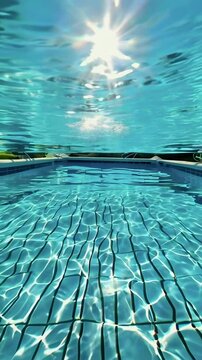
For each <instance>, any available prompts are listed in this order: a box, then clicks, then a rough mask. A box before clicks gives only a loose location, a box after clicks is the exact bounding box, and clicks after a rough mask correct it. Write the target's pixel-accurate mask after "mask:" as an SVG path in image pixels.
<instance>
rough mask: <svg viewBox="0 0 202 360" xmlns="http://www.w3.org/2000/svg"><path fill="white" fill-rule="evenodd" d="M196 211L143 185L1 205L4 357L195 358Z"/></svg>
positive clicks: (62, 192) (59, 189) (42, 194)
mask: <svg viewBox="0 0 202 360" xmlns="http://www.w3.org/2000/svg"><path fill="white" fill-rule="evenodd" d="M201 211H202V209H201V206H200V205H199V204H196V203H195V202H194V199H193V198H192V197H191V196H188V195H187V194H185V193H177V192H174V191H171V190H169V189H167V188H161V189H160V187H159V186H157V187H154V186H153V187H151V186H145V187H143V185H142V187H139V188H138V189H135V188H134V189H133V190H131V191H129V190H128V191H124V190H122V191H118V192H116V191H107V190H106V191H104V190H102V191H91V192H88V191H84V188H83V192H80V193H79V194H78V192H77V191H76V190H75V189H73V190H71V188H70V187H68V186H64V185H58V186H52V187H51V186H49V187H47V188H46V190H44V189H40V190H38V191H33V192H28V193H26V194H25V196H24V197H21V198H19V199H18V201H16V202H14V203H12V202H11V201H10V203H6V202H5V201H4V203H3V204H2V208H1V214H2V216H1V223H0V236H1V243H0V354H1V358H2V359H3V358H4V359H5V358H6V359H7V360H10V359H15V360H16V359H25V360H26V359H30V360H31V359H46V358H48V359H49V358H50V359H135V358H136V357H137V356H139V355H140V354H141V356H142V358H143V359H146V360H147V359H169V360H171V359H199V358H200V348H199V346H200V342H201V318H200V314H201V311H202V309H201V307H202V303H201V298H202V297H201V281H202V272H201V264H200V256H201V241H202V227H201V225H200V218H201Z"/></svg>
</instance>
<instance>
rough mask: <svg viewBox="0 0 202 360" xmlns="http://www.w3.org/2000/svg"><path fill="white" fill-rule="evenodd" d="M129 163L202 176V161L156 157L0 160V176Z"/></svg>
mask: <svg viewBox="0 0 202 360" xmlns="http://www.w3.org/2000/svg"><path fill="white" fill-rule="evenodd" d="M67 162H68V163H72V162H73V163H79V162H84V163H92V162H93V163H100V162H105V163H131V164H153V165H157V166H158V165H159V164H160V165H161V166H165V167H169V168H175V169H178V170H181V171H183V172H188V173H192V174H194V175H198V176H202V163H197V162H186V161H175V160H163V159H161V158H158V157H156V156H155V157H154V158H151V159H144V158H141V159H134V158H125V159H121V158H113V157H108V158H105V157H99V158H98V157H91V158H89V157H77V158H75V157H60V158H58V157H51V158H48V159H47V158H46V159H44V158H38V159H29V160H28V159H25V160H0V176H3V175H9V174H12V173H16V172H21V171H26V170H31V169H35V168H41V167H46V166H52V165H54V164H57V163H60V164H62V163H64V164H65V163H67Z"/></svg>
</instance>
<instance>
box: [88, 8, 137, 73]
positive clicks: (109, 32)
mask: <svg viewBox="0 0 202 360" xmlns="http://www.w3.org/2000/svg"><path fill="white" fill-rule="evenodd" d="M110 22H111V21H110V14H109V13H107V14H106V15H105V17H104V19H103V25H102V27H98V26H97V25H96V24H95V23H92V22H87V26H88V27H89V28H90V29H91V30H92V32H93V34H92V35H88V36H85V41H86V42H91V43H92V44H93V45H92V48H91V50H90V55H89V56H88V57H87V58H86V59H85V60H84V61H82V63H81V66H86V65H88V64H90V63H93V62H95V61H96V60H100V61H101V63H104V64H105V66H107V68H108V71H109V72H110V73H112V72H113V59H114V58H116V59H119V60H123V61H124V60H130V57H129V56H127V55H126V54H124V53H123V52H122V51H121V49H120V47H121V46H120V39H119V33H118V30H117V29H113V28H112V27H111V24H110Z"/></svg>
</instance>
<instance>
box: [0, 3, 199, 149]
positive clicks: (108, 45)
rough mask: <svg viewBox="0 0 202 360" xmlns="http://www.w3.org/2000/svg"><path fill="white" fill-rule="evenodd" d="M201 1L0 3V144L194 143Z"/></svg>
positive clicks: (142, 146)
mask: <svg viewBox="0 0 202 360" xmlns="http://www.w3.org/2000/svg"><path fill="white" fill-rule="evenodd" d="M201 13H202V2H201V0H194V1H193V0H177V1H176V0H169V2H167V1H162V0H105V1H104V0H103V1H94V0H85V1H83V0H77V1H73V0H43V1H41V0H33V1H32V0H6V1H5V0H1V1H0V116H1V121H0V150H1V151H5V150H8V151H18V152H23V151H28V152H29V151H33V152H34V151H36V152H62V153H63V152H69V151H70V152H82V151H83V152H99V151H100V152H149V153H152V152H154V153H155V152H183V151H194V150H198V149H201V146H202V143H201V138H202V124H201V117H202V105H201V96H202V86H201V77H202V58H201V51H202V42H201V31H202V16H201Z"/></svg>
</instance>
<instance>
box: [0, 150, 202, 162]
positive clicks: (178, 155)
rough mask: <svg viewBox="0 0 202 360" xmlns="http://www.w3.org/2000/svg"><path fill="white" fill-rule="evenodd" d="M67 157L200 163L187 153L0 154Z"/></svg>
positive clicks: (7, 156) (200, 156)
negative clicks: (155, 158) (158, 158)
mask: <svg viewBox="0 0 202 360" xmlns="http://www.w3.org/2000/svg"><path fill="white" fill-rule="evenodd" d="M65 155H66V156H69V157H89V158H91V157H98V158H99V157H102V158H103V157H106V158H108V157H113V158H122V159H123V158H128V159H131V158H135V159H150V158H152V157H153V156H158V157H160V158H161V159H164V160H176V161H178V160H180V161H195V162H197V161H202V153H201V152H196V151H195V152H187V153H173V154H171V153H134V152H131V153H66V154H64V153H63V154H55V155H54V154H49V153H39V152H37V153H36V152H34V153H27V152H26V153H20V152H18V153H17V152H0V159H1V160H17V159H18V160H20V159H26V158H31V159H36V158H48V157H50V156H56V157H57V156H58V157H60V156H65Z"/></svg>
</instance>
